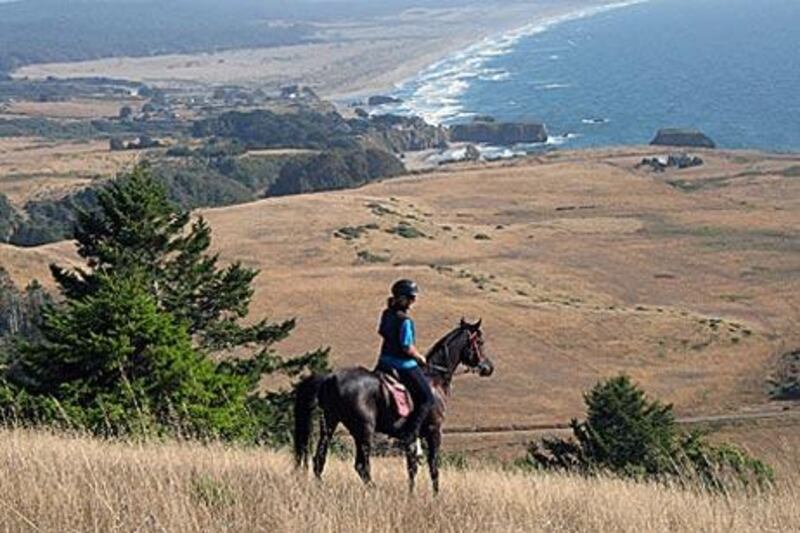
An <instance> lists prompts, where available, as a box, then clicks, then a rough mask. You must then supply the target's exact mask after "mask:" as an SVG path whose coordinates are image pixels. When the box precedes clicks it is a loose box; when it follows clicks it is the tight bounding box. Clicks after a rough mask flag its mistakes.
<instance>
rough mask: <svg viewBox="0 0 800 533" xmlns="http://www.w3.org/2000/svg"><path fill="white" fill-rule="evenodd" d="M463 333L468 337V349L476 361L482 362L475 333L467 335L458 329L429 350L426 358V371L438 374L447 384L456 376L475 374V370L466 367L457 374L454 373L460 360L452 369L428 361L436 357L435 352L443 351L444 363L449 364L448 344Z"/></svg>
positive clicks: (463, 330) (461, 329)
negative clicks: (427, 359)
mask: <svg viewBox="0 0 800 533" xmlns="http://www.w3.org/2000/svg"><path fill="white" fill-rule="evenodd" d="M464 332H466V333H467V334H468V335H469V343H470V348H471V349H472V351H473V353H474V354H476V357H478V361H482V360H483V354H482V353H481V350H480V348H479V347H478V343H477V338H478V335H477V333H469V332H468V331H467V330H465V329H463V328H459V329H458V330H456V331H454V332H451V333H449V334H448V335H447V336H446V337H445V338H444V339H442V341H441V342H439V343H438V344H437V345H436V346H434V349H433V350H431V352H430V354H429V357H428V358H429V361H428V364H427V367H428V370H431V371H434V372H438V373H439V374H440V375H441V376H442V377H443V378H444V379H445V381H447V382H449V381H450V380H452V379H453V377H455V376H457V375H464V374H469V373H471V372H477V368H469V367H466V368H464V370H463V371H462V372H460V373H457V372H456V368H458V365H459V363H460V360H459V361H456V364H455V367H454V368H452V369H451V368H450V367H449V366H442V365H439V364H436V363H433V362H432V361H430V360H432V359H433V358H434V357H435V356H436V352H438V351H444V358H445V361H447V363H448V364H449V363H450V346H449V345H450V342H452V341H453V339H454V338H455V337H456V335H459V334H461V333H464Z"/></svg>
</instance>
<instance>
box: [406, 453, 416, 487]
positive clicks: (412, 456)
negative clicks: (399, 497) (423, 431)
mask: <svg viewBox="0 0 800 533" xmlns="http://www.w3.org/2000/svg"><path fill="white" fill-rule="evenodd" d="M417 447H418V443H417V442H416V441H415V442H414V444H412V445H410V446H406V470H408V492H409V493H411V492H414V479H415V478H416V477H417V470H418V469H419V457H418V456H417Z"/></svg>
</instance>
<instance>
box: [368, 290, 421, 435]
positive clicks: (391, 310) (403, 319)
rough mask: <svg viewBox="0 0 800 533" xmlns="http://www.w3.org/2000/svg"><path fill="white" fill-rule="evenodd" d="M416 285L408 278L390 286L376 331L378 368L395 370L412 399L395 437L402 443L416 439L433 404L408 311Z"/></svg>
mask: <svg viewBox="0 0 800 533" xmlns="http://www.w3.org/2000/svg"><path fill="white" fill-rule="evenodd" d="M418 294H419V288H418V287H417V284H416V283H414V282H413V281H411V280H410V279H401V280H400V281H398V282H397V283H395V284H394V285H393V286H392V297H391V298H389V301H388V303H387V306H386V310H384V311H383V314H382V315H381V322H380V327H379V328H378V333H379V334H380V336H381V337H383V345H382V346H381V355H380V358H379V359H378V367H377V370H379V371H381V372H385V373H387V374H390V375H392V374H396V375H397V376H398V377H399V378H400V381H401V382H402V383H403V385H405V386H406V388H407V389H408V391H409V392H410V393H411V398H412V399H413V400H414V412H413V413H411V415H410V416H409V417H408V419H407V420H406V422H405V424H404V426H403V428H402V429H401V430H400V431H399V432H398V435H397V438H398V440H399V441H400V443H401V445H403V446H410V445H411V444H412V443H413V442H416V440H417V437H418V436H419V430H420V427H421V426H422V422H424V421H425V418H426V417H427V416H428V413H429V412H430V410H431V409H432V408H433V404H434V401H435V399H434V397H433V390H432V389H431V384H430V383H429V382H428V378H427V376H425V373H424V372H423V371H422V368H421V367H424V366H425V365H426V364H427V363H426V361H425V358H424V357H423V356H422V354H420V353H419V351H418V350H417V347H416V328H415V327H414V321H413V320H412V319H411V317H410V316H409V314H408V312H409V311H410V310H411V306H412V305H414V303H415V302H416V300H417V295H418Z"/></svg>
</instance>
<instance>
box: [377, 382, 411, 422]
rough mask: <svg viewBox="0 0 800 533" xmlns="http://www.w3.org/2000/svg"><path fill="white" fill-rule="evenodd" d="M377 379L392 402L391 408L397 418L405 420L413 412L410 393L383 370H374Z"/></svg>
mask: <svg viewBox="0 0 800 533" xmlns="http://www.w3.org/2000/svg"><path fill="white" fill-rule="evenodd" d="M375 373H376V374H377V375H378V379H380V380H381V385H383V388H384V390H386V392H387V393H388V395H389V398H390V399H391V400H392V407H393V408H394V410H395V412H396V413H397V416H398V417H400V418H406V417H408V415H410V414H411V412H412V411H413V410H414V401H413V400H412V399H411V393H410V392H408V389H407V388H406V386H405V385H403V384H402V383H401V382H400V380H399V379H397V377H396V376H394V375H392V374H390V373H388V372H385V371H383V370H376V372H375Z"/></svg>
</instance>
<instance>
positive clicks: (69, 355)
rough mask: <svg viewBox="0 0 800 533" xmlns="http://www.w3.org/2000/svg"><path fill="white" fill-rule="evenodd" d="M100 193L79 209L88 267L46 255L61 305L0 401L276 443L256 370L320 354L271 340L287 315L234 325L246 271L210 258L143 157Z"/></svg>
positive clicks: (278, 401)
mask: <svg viewBox="0 0 800 533" xmlns="http://www.w3.org/2000/svg"><path fill="white" fill-rule="evenodd" d="M98 204H99V208H98V210H96V211H91V212H89V211H81V212H79V213H78V217H77V219H78V223H77V226H76V228H75V240H76V242H77V247H78V253H79V254H80V256H81V257H82V258H84V260H85V261H86V266H85V267H83V268H76V269H72V270H68V269H65V268H62V267H59V266H56V265H51V271H52V273H53V276H54V278H55V280H56V281H57V283H58V284H59V286H60V288H61V290H62V293H63V295H64V297H65V299H66V303H65V304H64V305H63V306H60V307H57V308H53V309H51V310H50V311H49V312H47V313H46V314H45V320H44V328H43V336H44V340H43V341H42V342H39V343H33V344H31V345H28V346H24V347H23V349H21V350H19V351H18V353H17V354H16V355H15V356H14V357H13V358H12V360H11V361H10V362H9V364H8V365H7V367H6V368H5V369H4V372H3V376H2V378H3V379H1V380H0V410H2V411H3V412H4V413H5V414H6V415H9V414H11V413H12V412H13V416H16V417H18V418H21V419H22V420H33V421H49V420H53V419H56V418H58V417H59V416H61V417H62V418H63V415H65V414H68V415H69V418H70V419H72V420H73V421H74V420H80V421H81V423H82V424H83V425H84V427H86V428H87V429H91V430H93V431H100V430H101V429H102V427H101V426H102V424H100V422H101V419H102V422H103V424H105V429H103V431H104V432H112V433H114V432H130V431H133V429H134V424H133V423H132V422H131V421H132V420H133V419H132V418H131V415H130V413H131V412H134V411H135V412H137V413H146V416H144V418H141V417H140V418H137V419H136V420H139V422H137V424H139V425H140V426H141V425H142V424H140V422H141V420H147V421H148V424H149V425H151V426H154V427H158V428H159V431H161V430H163V429H164V428H168V427H169V424H168V418H169V417H168V414H169V416H172V417H173V419H174V420H179V421H180V424H181V426H182V427H183V426H187V425H188V429H190V430H191V432H192V433H193V434H198V435H207V434H213V435H216V436H221V437H226V438H246V439H250V440H252V439H260V440H271V441H276V440H282V439H283V438H284V437H285V433H286V431H287V423H288V420H287V419H286V418H285V416H283V415H282V414H281V413H279V412H277V411H278V410H279V409H282V408H284V407H285V406H286V405H287V402H288V399H289V393H288V392H282V391H277V392H275V391H274V392H271V393H267V394H262V393H260V392H259V391H258V386H259V383H260V381H261V378H262V376H263V375H264V374H268V373H274V372H281V373H284V374H287V375H289V376H295V375H297V374H300V373H302V372H303V371H306V370H323V369H325V368H327V351H326V350H317V351H315V352H310V353H307V354H305V355H303V356H301V357H297V358H293V359H283V358H281V357H279V356H278V355H277V354H276V353H275V352H274V351H273V345H274V344H275V343H276V342H278V341H280V340H282V339H284V338H286V337H287V336H288V335H289V333H290V332H291V331H292V329H293V328H294V325H295V323H294V321H293V320H289V321H285V322H278V323H271V322H269V321H267V320H266V319H264V320H261V321H259V322H256V323H255V324H253V325H243V324H242V323H241V321H242V319H244V318H246V317H247V315H248V311H249V306H250V300H251V298H252V295H253V289H252V287H251V283H252V281H253V279H254V278H255V277H256V276H257V275H258V271H256V270H253V269H248V268H245V267H243V266H242V265H241V264H240V263H234V264H231V265H228V266H220V265H219V258H218V257H217V255H215V254H210V253H209V252H208V249H209V247H210V244H211V229H210V228H209V226H208V224H206V222H205V221H204V220H203V219H202V218H197V219H194V220H193V219H192V217H191V215H190V214H189V213H188V212H185V211H181V210H179V209H178V208H176V207H175V206H174V205H172V204H171V203H170V202H169V201H168V199H167V194H166V191H165V189H164V187H163V186H162V185H161V184H160V183H159V182H158V181H157V180H156V179H154V178H153V176H152V175H151V174H150V171H149V169H148V168H147V167H146V166H139V167H137V168H136V169H134V170H133V172H131V173H130V174H128V175H124V176H121V177H119V178H118V179H117V180H115V181H113V182H111V183H110V184H109V185H108V186H107V187H106V188H104V189H102V190H101V191H100V192H99V193H98ZM131 284H132V285H131ZM234 350H235V351H236V353H237V355H238V356H239V357H236V358H234V357H233V356H232V352H233V351H234ZM247 351H249V353H246V352H247ZM242 354H244V355H242ZM175 369H180V371H173V370H175ZM170 387H173V388H172V389H171V388H170ZM53 402H56V403H53ZM98 402H99V403H98ZM126 402H128V403H126ZM165 402H166V404H165ZM56 405H57V406H58V409H57V410H54V409H55V406H56ZM167 405H168V406H169V409H167ZM111 406H115V407H114V408H113V409H112V408H111ZM134 407H135V408H136V409H137V410H134ZM132 410H134V411H132ZM126 413H127V414H126ZM101 415H102V416H101ZM109 421H110V422H109ZM109 428H113V429H109Z"/></svg>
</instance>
